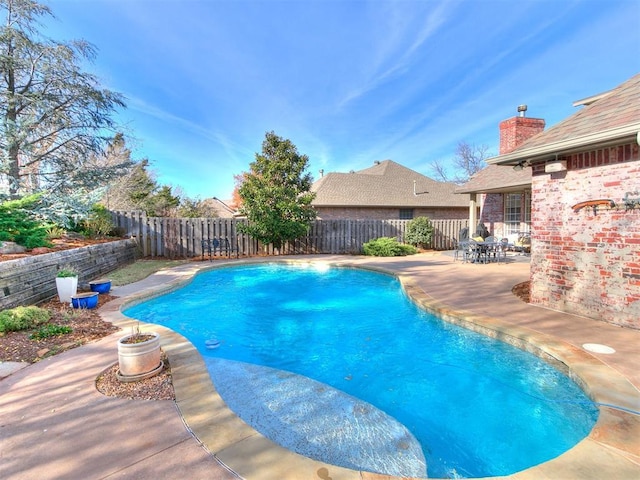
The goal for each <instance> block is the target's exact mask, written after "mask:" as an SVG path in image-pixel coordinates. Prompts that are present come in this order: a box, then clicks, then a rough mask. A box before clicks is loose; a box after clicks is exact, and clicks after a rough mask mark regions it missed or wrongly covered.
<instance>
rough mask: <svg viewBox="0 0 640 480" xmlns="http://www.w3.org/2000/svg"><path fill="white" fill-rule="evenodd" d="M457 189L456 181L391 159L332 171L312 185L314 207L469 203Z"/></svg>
mask: <svg viewBox="0 0 640 480" xmlns="http://www.w3.org/2000/svg"><path fill="white" fill-rule="evenodd" d="M414 182H415V190H414ZM455 189H456V185H455V184H454V183H449V182H438V181H436V180H433V179H431V178H429V177H426V176H424V175H422V174H420V173H418V172H416V171H413V170H411V169H409V168H406V167H403V166H402V165H400V164H398V163H396V162H394V161H391V160H385V161H382V162H376V163H375V165H374V166H373V167H370V168H366V169H364V170H360V171H358V172H351V173H336V172H332V173H328V174H327V175H325V176H324V177H322V178H320V179H319V180H317V181H316V182H314V184H313V186H312V187H311V191H313V192H315V193H316V198H315V200H314V201H313V203H312V205H313V206H314V207H399V208H411V207H468V199H465V198H464V197H463V196H461V195H456V194H455ZM414 191H415V193H414Z"/></svg>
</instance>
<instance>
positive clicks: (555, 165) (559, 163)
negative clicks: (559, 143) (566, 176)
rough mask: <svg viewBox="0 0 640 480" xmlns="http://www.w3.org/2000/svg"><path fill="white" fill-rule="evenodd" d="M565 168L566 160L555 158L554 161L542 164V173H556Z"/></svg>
mask: <svg viewBox="0 0 640 480" xmlns="http://www.w3.org/2000/svg"><path fill="white" fill-rule="evenodd" d="M566 170H567V162H566V160H556V161H555V162H550V163H547V164H546V165H545V166H544V173H557V172H564V171H566Z"/></svg>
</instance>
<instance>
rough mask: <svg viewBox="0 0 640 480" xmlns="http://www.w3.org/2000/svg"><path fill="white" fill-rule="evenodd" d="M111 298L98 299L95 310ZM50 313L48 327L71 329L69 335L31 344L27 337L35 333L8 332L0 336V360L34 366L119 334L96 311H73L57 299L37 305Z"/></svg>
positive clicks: (107, 296) (31, 341) (30, 331)
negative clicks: (55, 356) (54, 356)
mask: <svg viewBox="0 0 640 480" xmlns="http://www.w3.org/2000/svg"><path fill="white" fill-rule="evenodd" d="M113 298H114V297H113V296H111V295H109V294H103V295H99V296H98V306H100V305H104V304H105V303H106V302H108V301H110V300H112V299H113ZM39 307H42V308H45V309H47V310H48V311H49V312H50V313H51V319H50V320H49V323H50V324H52V325H62V326H66V327H69V328H71V333H67V334H64V335H57V336H54V337H48V338H43V339H40V340H34V339H31V338H29V336H30V335H31V334H32V333H33V332H34V331H35V330H23V331H19V332H8V333H6V334H5V335H0V360H1V361H4V362H27V363H35V362H37V361H40V360H42V359H43V358H46V357H50V356H51V355H55V354H57V353H61V352H64V351H65V350H69V349H71V348H75V347H78V346H80V345H84V344H85V343H87V342H91V341H94V340H98V339H100V338H102V337H105V336H107V335H110V334H111V333H113V332H115V331H117V330H118V327H116V326H114V325H113V324H112V323H109V322H105V321H104V320H102V318H100V315H99V314H98V312H97V310H96V309H91V310H87V309H76V308H72V307H70V306H69V305H68V304H63V303H60V302H59V301H58V299H54V300H49V301H48V302H46V303H44V304H41V305H39Z"/></svg>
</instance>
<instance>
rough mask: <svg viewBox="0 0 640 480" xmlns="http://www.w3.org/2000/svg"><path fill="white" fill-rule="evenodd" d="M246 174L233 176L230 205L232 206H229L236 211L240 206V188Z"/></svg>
mask: <svg viewBox="0 0 640 480" xmlns="http://www.w3.org/2000/svg"><path fill="white" fill-rule="evenodd" d="M246 174H247V173H246V172H242V173H239V174H238V175H234V176H233V183H234V188H233V193H232V194H231V204H232V205H231V206H232V207H234V208H236V209H239V208H240V207H241V206H242V197H241V196H240V187H241V186H242V183H243V182H244V177H245V175H246Z"/></svg>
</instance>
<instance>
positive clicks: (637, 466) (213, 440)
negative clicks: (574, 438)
mask: <svg viewBox="0 0 640 480" xmlns="http://www.w3.org/2000/svg"><path fill="white" fill-rule="evenodd" d="M316 261H320V262H323V263H325V264H329V265H332V266H338V267H346V268H358V269H364V270H372V271H377V272H380V273H384V274H388V275H392V276H394V277H396V278H398V280H399V281H400V283H401V284H402V287H403V289H404V291H405V293H406V294H407V295H408V296H409V297H410V298H411V299H412V300H413V301H414V302H415V303H416V304H417V305H419V306H420V307H422V308H423V309H425V310H427V311H430V312H433V313H436V314H438V316H440V317H442V318H443V319H444V320H446V321H448V322H451V323H455V324H458V325H460V326H463V327H465V328H469V329H471V330H475V331H478V332H480V333H483V334H485V335H489V336H492V337H495V338H498V339H500V340H502V341H505V342H507V343H510V344H512V345H515V346H517V347H519V348H524V349H525V350H528V351H530V352H532V353H535V354H537V355H539V356H541V357H542V358H544V359H545V360H547V361H550V362H551V363H552V364H554V365H555V366H556V367H558V368H560V369H562V370H563V371H564V372H565V373H567V374H568V375H570V376H571V377H572V378H573V379H574V380H575V381H576V382H578V383H579V384H580V386H581V387H582V388H583V389H584V390H585V392H586V393H587V395H588V396H589V397H590V398H592V400H594V401H595V402H596V403H598V404H599V410H600V414H599V418H598V421H597V422H596V425H595V427H594V428H593V429H592V431H591V432H590V434H589V435H588V436H587V437H586V438H585V439H583V440H582V441H581V442H579V443H578V444H577V445H575V446H574V447H573V448H571V449H570V450H568V451H567V452H565V453H564V454H562V455H560V456H558V457H556V458H554V459H552V460H549V461H547V462H545V463H542V464H539V465H536V466H534V467H531V468H528V469H526V470H523V471H520V472H517V473H514V474H512V475H508V476H505V477H500V478H509V479H518V480H521V479H525V480H526V479H546V478H549V479H557V478H583V479H591V478H593V479H601V478H637V476H638V474H639V472H640V440H637V441H636V442H631V444H629V438H632V439H633V438H635V439H640V415H637V414H634V413H632V411H635V412H637V411H638V406H640V394H639V393H638V390H637V389H636V388H635V387H634V386H633V385H632V384H631V382H630V381H629V380H628V379H627V378H626V377H624V376H623V375H622V374H620V373H619V372H617V371H616V370H614V369H612V368H611V367H609V366H607V365H606V364H605V363H603V362H601V361H600V360H599V359H597V358H595V357H594V356H592V355H590V354H588V353H587V352H585V351H583V350H581V349H579V348H577V347H575V346H573V345H571V344H569V343H567V342H564V341H562V340H560V339H558V338H555V337H552V336H550V335H546V334H543V333H540V332H536V331H533V330H530V329H527V328H524V327H519V326H516V325H512V324H508V323H507V322H505V321H501V320H499V319H496V318H492V317H488V316H483V315H478V314H475V313H473V312H465V311H462V310H456V309H453V308H451V307H450V306H448V305H446V304H444V303H442V302H440V301H438V300H436V299H434V298H433V297H431V296H430V295H428V294H427V293H426V292H424V290H423V289H422V288H421V287H420V286H419V285H417V284H416V282H414V281H413V279H412V278H411V276H410V275H407V274H403V273H398V272H397V271H394V270H393V269H390V268H388V267H381V266H378V265H365V264H362V263H356V262H353V261H351V259H350V258H348V257H345V259H344V260H335V259H333V260H326V259H309V258H300V259H291V258H283V259H274V258H265V259H262V258H260V259H255V258H254V259H246V260H244V259H243V260H234V261H229V262H227V261H222V262H215V263H212V264H196V263H189V264H184V265H181V266H179V267H174V268H173V269H170V270H167V271H165V272H170V274H166V276H167V281H162V275H163V273H162V272H159V274H158V275H159V278H160V280H159V282H158V283H157V284H155V285H152V286H150V287H147V288H144V289H141V290H139V291H135V292H133V293H130V294H127V295H125V296H122V297H118V298H116V299H115V300H113V301H111V302H109V303H107V304H106V305H105V306H104V307H102V308H101V309H100V314H101V315H102V316H103V318H105V320H108V321H111V322H112V323H114V324H116V325H117V326H119V327H122V328H129V327H131V326H132V325H135V324H138V323H140V325H141V330H143V331H149V330H153V331H157V332H158V333H160V335H161V344H162V348H163V350H164V351H165V352H166V354H167V356H168V358H169V362H170V364H171V370H172V377H173V385H174V390H175V394H176V405H177V407H178V409H179V412H180V414H181V415H182V418H183V420H184V422H185V425H186V426H187V427H188V428H189V429H190V431H191V432H192V433H193V434H194V436H195V437H196V438H197V439H198V440H199V441H200V442H201V443H202V445H203V446H204V447H205V448H206V449H207V450H208V451H209V452H210V453H211V454H212V455H213V456H214V457H215V458H216V459H217V460H218V461H219V462H220V463H221V464H223V465H224V466H226V467H227V468H228V469H229V470H230V471H232V472H235V473H236V474H237V475H239V476H241V477H242V478H246V479H254V478H256V479H257V478H259V479H261V480H262V479H265V480H268V479H274V480H275V479H278V480H280V479H282V480H285V479H292V480H295V479H299V478H321V479H322V478H325V477H326V478H329V477H330V478H332V479H333V480H351V479H354V480H355V479H358V480H382V479H388V480H391V479H394V478H398V477H393V476H388V475H381V474H377V473H371V472H364V471H356V470H350V469H348V468H343V467H338V466H335V465H330V464H326V463H323V462H320V461H316V460H312V459H309V458H307V457H304V456H302V455H299V454H297V453H294V452H292V451H290V450H287V449H285V448H283V447H281V446H279V445H277V444H275V443H273V442H272V441H271V440H269V439H267V438H265V437H264V436H262V435H261V434H260V433H258V432H257V431H255V430H254V429H253V428H252V427H250V426H249V425H247V424H246V423H245V422H244V421H242V420H241V419H240V418H239V417H237V416H236V415H235V413H234V412H232V411H231V410H230V409H229V408H228V407H227V406H226V404H225V402H224V401H223V400H222V398H221V397H220V396H219V395H218V393H217V391H216V389H215V386H214V385H213V383H212V381H211V379H210V376H209V373H208V371H207V368H206V366H205V363H204V360H203V359H202V357H201V356H200V354H199V353H198V351H197V350H196V349H195V347H193V345H192V344H191V343H190V342H189V341H188V340H187V339H186V338H184V337H183V336H182V335H180V334H178V333H176V332H174V331H172V330H170V329H168V328H166V327H163V326H160V325H155V324H146V323H143V322H138V321H137V320H132V319H130V318H128V317H125V316H124V315H123V314H122V313H121V311H122V309H124V308H125V307H128V306H131V305H134V304H136V303H139V302H141V301H143V300H146V299H149V298H152V297H154V296H158V295H162V294H165V293H167V292H169V291H171V290H174V289H176V288H179V287H181V286H182V285H184V284H185V283H188V282H190V281H191V279H192V278H193V277H194V276H195V275H196V274H197V273H199V272H202V271H206V270H210V269H215V268H224V267H228V266H235V265H248V264H258V263H297V264H299V263H314V262H316ZM607 405H609V406H607ZM613 406H615V407H619V408H614V407H613ZM427 469H428V465H427ZM494 478H497V477H494Z"/></svg>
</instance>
